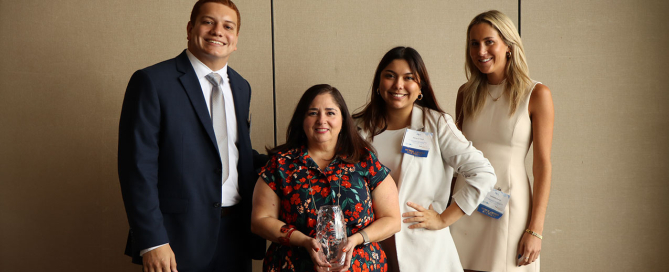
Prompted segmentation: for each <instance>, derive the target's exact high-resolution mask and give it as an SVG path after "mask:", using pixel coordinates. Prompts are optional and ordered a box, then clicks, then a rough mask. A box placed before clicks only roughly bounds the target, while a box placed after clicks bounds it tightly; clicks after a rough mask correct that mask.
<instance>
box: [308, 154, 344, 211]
mask: <svg viewBox="0 0 669 272" xmlns="http://www.w3.org/2000/svg"><path fill="white" fill-rule="evenodd" d="M328 167H329V165H328ZM318 170H319V171H320V168H319V169H318ZM322 172H323V171H321V173H322ZM339 179H341V177H339ZM307 182H309V194H310V195H311V202H312V203H313V204H314V209H315V210H318V207H316V199H314V194H312V189H311V181H307ZM337 187H339V188H338V189H337V206H340V205H339V198H341V181H340V182H339V183H338V184H337ZM330 188H332V186H330ZM330 190H332V189H330ZM340 207H341V206H340Z"/></svg>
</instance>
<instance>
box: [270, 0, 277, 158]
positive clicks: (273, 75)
mask: <svg viewBox="0 0 669 272" xmlns="http://www.w3.org/2000/svg"><path fill="white" fill-rule="evenodd" d="M270 8H271V12H270V14H271V17H272V18H271V19H272V110H273V111H274V114H273V117H274V146H275V147H276V65H275V64H276V54H275V52H274V0H271V1H270Z"/></svg>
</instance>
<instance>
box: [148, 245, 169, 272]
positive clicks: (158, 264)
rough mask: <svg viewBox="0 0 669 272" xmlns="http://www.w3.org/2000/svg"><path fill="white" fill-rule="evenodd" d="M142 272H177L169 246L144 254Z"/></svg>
mask: <svg viewBox="0 0 669 272" xmlns="http://www.w3.org/2000/svg"><path fill="white" fill-rule="evenodd" d="M142 257H143V259H144V272H177V259H176V258H175V257H174V252H173V251H172V248H171V247H170V245H169V244H166V245H163V246H160V247H158V248H156V249H154V250H151V251H149V252H147V253H144V256H142Z"/></svg>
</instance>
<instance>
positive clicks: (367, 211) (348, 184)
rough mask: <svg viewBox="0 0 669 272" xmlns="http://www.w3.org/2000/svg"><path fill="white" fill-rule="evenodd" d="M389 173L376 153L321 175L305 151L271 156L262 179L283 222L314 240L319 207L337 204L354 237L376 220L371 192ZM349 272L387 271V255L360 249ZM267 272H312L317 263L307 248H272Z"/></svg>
mask: <svg viewBox="0 0 669 272" xmlns="http://www.w3.org/2000/svg"><path fill="white" fill-rule="evenodd" d="M389 172H390V170H389V169H388V168H387V167H385V166H383V165H382V164H381V163H380V162H379V161H378V160H377V159H376V156H375V155H374V154H373V153H372V152H369V155H368V156H367V158H366V159H365V160H363V161H360V162H358V163H356V164H351V163H346V162H344V161H343V160H342V159H341V158H339V157H337V158H335V159H334V160H333V161H332V162H331V163H330V164H329V165H328V166H327V168H326V169H324V170H321V169H320V168H319V167H318V165H317V164H316V162H315V161H314V160H313V159H312V158H311V157H310V156H309V155H308V154H307V148H306V147H304V146H303V147H301V148H295V149H291V150H289V151H287V152H280V153H278V154H276V155H274V156H272V157H271V158H270V160H269V162H267V164H266V165H265V167H263V169H262V171H261V172H260V176H261V177H262V179H263V180H264V181H265V182H266V183H267V184H268V185H269V187H270V188H272V190H274V192H275V193H276V194H277V195H278V196H279V199H280V200H281V203H280V207H279V220H281V221H283V222H285V223H286V224H289V225H293V226H295V228H296V229H297V230H299V231H300V232H302V233H304V234H306V235H308V236H310V237H315V236H316V219H317V218H318V208H320V207H321V206H323V205H337V201H339V205H340V206H341V208H342V211H343V212H344V221H345V222H346V229H347V235H348V236H351V235H353V234H354V233H356V232H358V231H359V230H361V229H364V228H365V227H366V226H368V225H369V224H371V223H372V222H373V221H374V211H373V209H372V198H371V192H372V191H374V189H376V186H378V185H379V184H380V183H381V181H383V180H384V179H385V178H386V176H387V175H388V173H389ZM338 194H341V196H339V197H338V196H337V195H338ZM313 202H315V203H313ZM349 270H350V271H387V265H386V254H385V253H384V252H383V250H382V249H381V247H380V246H379V244H378V243H376V242H373V243H369V244H368V245H364V246H363V245H359V246H357V247H355V249H354V251H353V257H352V258H351V267H350V269H349ZM263 271H314V264H313V262H312V260H311V257H310V256H309V253H308V252H307V251H306V249H305V248H303V247H298V246H284V245H281V244H279V243H272V245H271V246H270V247H269V249H268V250H267V253H266V254H265V260H264V263H263Z"/></svg>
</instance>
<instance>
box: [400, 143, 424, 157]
mask: <svg viewBox="0 0 669 272" xmlns="http://www.w3.org/2000/svg"><path fill="white" fill-rule="evenodd" d="M427 152H428V151H427V150H420V149H415V148H411V147H406V146H403V147H402V153H406V154H409V155H413V156H416V157H427Z"/></svg>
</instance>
